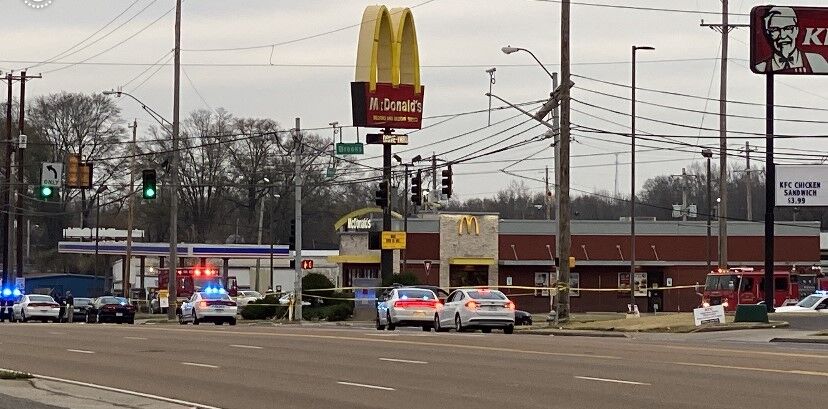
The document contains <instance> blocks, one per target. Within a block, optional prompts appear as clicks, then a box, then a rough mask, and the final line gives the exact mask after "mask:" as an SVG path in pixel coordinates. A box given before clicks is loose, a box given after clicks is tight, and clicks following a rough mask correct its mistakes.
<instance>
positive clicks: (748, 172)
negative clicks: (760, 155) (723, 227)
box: [745, 141, 756, 222]
mask: <svg viewBox="0 0 828 409" xmlns="http://www.w3.org/2000/svg"><path fill="white" fill-rule="evenodd" d="M751 152H756V149H751V148H750V142H747V141H745V160H746V167H745V174H746V176H747V184H746V185H745V191H746V196H747V202H746V203H745V205H746V206H747V207H746V209H747V219H748V221H751V222H752V221H753V174H752V173H751V172H753V170H751V169H750V153H751Z"/></svg>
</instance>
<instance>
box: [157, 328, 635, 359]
mask: <svg viewBox="0 0 828 409" xmlns="http://www.w3.org/2000/svg"><path fill="white" fill-rule="evenodd" d="M142 329H145V330H148V331H165V332H186V333H190V334H193V333H204V334H216V333H217V332H218V331H211V330H202V329H178V328H162V327H154V328H142ZM223 332H224V333H225V334H227V335H246V336H251V335H255V336H266V337H277V338H299V339H303V338H304V339H325V340H337V341H354V342H363V343H364V342H374V343H385V344H399V345H414V346H423V347H431V348H433V347H443V348H453V349H465V350H472V351H489V352H509V353H515V354H525V355H541V356H560V357H568V358H593V359H601V360H623V359H624V358H622V357H620V356H612V355H593V354H581V353H574V352H552V351H537V350H524V349H515V348H502V347H488V346H481V345H463V344H446V343H438V342H424V341H408V340H399V339H381V338H361V337H353V336H336V335H316V334H287V333H281V334H280V333H273V332H245V331H223Z"/></svg>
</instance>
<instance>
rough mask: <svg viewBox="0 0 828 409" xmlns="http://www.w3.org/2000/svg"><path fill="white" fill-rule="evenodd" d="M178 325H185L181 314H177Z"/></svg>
mask: <svg viewBox="0 0 828 409" xmlns="http://www.w3.org/2000/svg"><path fill="white" fill-rule="evenodd" d="M178 325H187V322H186V321H184V316H183V315H181V312H180V311H179V313H178Z"/></svg>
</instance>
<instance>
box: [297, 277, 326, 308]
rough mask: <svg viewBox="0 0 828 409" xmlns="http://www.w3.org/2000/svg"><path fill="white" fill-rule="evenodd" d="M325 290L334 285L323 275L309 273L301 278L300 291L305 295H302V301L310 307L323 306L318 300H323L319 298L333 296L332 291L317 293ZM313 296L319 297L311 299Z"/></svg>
mask: <svg viewBox="0 0 828 409" xmlns="http://www.w3.org/2000/svg"><path fill="white" fill-rule="evenodd" d="M326 288H334V284H333V282H331V280H330V279H329V278H328V277H327V276H326V275H324V274H319V273H310V274H308V275H306V276H304V277H302V291H303V292H305V293H307V294H303V295H302V299H303V300H304V301H308V302H310V303H311V306H312V307H317V306H319V305H320V304H324V301H323V302H320V300H324V298H319V297H331V296H333V295H334V292H333V291H318V290H323V289H326ZM313 295H317V296H319V297H311V296H313Z"/></svg>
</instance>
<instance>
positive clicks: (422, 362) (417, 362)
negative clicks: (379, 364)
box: [379, 358, 428, 365]
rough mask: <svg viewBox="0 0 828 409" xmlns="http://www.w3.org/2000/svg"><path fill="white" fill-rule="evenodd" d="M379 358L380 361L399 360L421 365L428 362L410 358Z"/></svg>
mask: <svg viewBox="0 0 828 409" xmlns="http://www.w3.org/2000/svg"><path fill="white" fill-rule="evenodd" d="M379 360H380V361H385V362H401V363H404V364H421V365H425V364H427V363H428V362H426V361H411V360H408V359H395V358H380V359H379Z"/></svg>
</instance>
